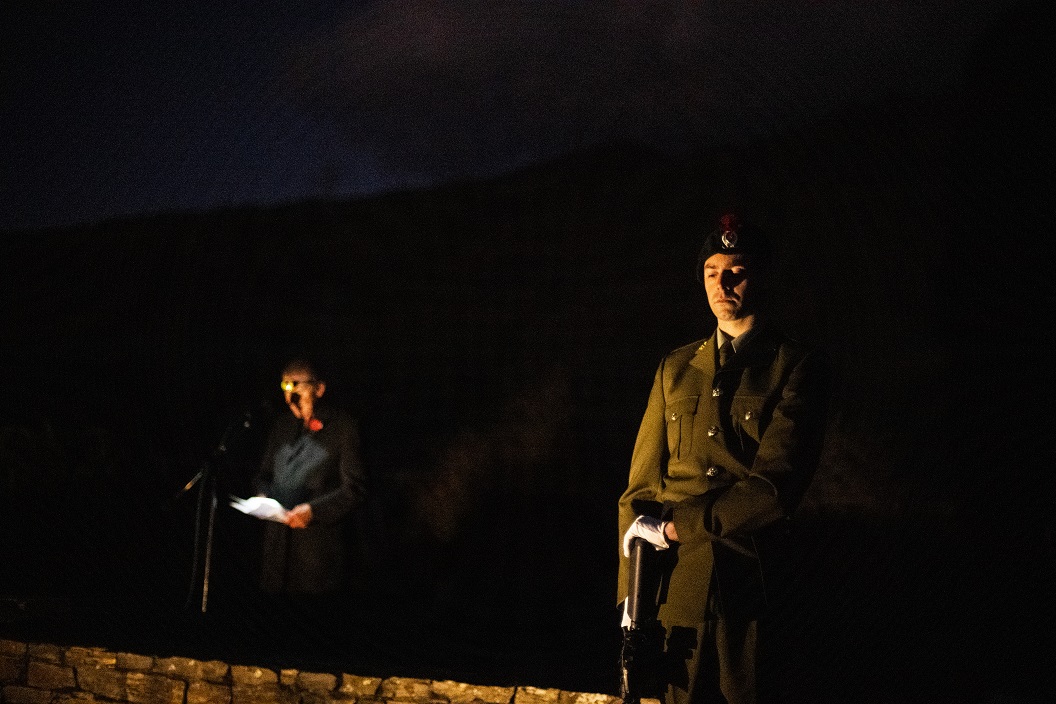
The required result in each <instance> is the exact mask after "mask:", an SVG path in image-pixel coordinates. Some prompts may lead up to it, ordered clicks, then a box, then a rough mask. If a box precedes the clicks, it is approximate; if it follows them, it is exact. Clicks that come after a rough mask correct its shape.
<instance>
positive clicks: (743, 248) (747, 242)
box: [697, 213, 770, 280]
mask: <svg viewBox="0 0 1056 704" xmlns="http://www.w3.org/2000/svg"><path fill="white" fill-rule="evenodd" d="M713 254H743V255H744V256H745V257H746V258H747V259H748V261H750V262H752V263H753V264H764V265H765V264H766V263H767V262H768V261H769V259H770V243H769V242H768V241H767V238H766V234H765V233H764V232H763V231H762V230H760V229H759V228H757V227H754V226H753V225H751V224H749V223H746V222H742V221H741V219H740V218H738V217H737V216H736V215H733V214H729V213H728V214H726V215H723V216H722V217H721V218H719V227H718V229H716V230H713V231H712V232H711V233H710V234H709V235H708V236H707V237H705V238H704V245H703V246H702V247H701V248H700V255H699V256H698V257H697V278H698V279H701V280H703V270H704V262H706V261H707V260H708V258H709V257H711V255H713Z"/></svg>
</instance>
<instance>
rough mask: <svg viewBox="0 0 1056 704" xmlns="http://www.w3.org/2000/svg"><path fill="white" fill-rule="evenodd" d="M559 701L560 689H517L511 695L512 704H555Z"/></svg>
mask: <svg viewBox="0 0 1056 704" xmlns="http://www.w3.org/2000/svg"><path fill="white" fill-rule="evenodd" d="M560 699H561V690H560V689H539V688H538V687H518V688H517V693H516V694H514V695H513V704H556V702H558V701H560Z"/></svg>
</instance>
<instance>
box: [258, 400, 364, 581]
mask: <svg viewBox="0 0 1056 704" xmlns="http://www.w3.org/2000/svg"><path fill="white" fill-rule="evenodd" d="M317 417H318V418H319V420H321V421H322V422H323V427H322V429H320V430H318V431H317V432H314V433H313V432H311V431H308V430H306V429H304V426H303V423H302V422H301V421H300V420H299V419H298V418H295V417H294V416H293V415H292V414H287V415H284V416H283V417H281V418H279V419H278V420H277V421H276V422H275V424H274V426H273V427H272V429H271V433H270V435H269V436H268V444H267V447H266V449H265V451H264V457H263V460H262V462H261V468H260V473H259V474H258V475H257V477H256V480H255V482H254V484H255V487H256V490H257V493H258V494H263V495H265V496H269V497H271V498H273V499H275V500H277V501H278V502H279V503H281V504H282V505H283V506H284V507H285V508H287V509H291V508H293V507H294V506H296V505H298V504H301V503H308V504H310V505H311V507H312V521H311V523H310V524H309V525H308V527H307V528H299V529H293V528H288V527H287V526H285V525H283V524H281V523H273V522H270V521H269V522H266V524H265V526H264V538H263V564H262V569H261V587H262V588H263V589H264V590H265V591H268V592H287V593H309V594H310V593H324V592H331V591H334V590H335V589H338V588H339V587H340V586H341V585H342V580H343V577H344V566H345V557H346V555H345V552H346V549H345V525H344V519H345V518H346V517H347V516H348V515H349V513H350V512H351V511H352V510H353V509H355V508H357V507H358V506H359V505H360V504H362V503H363V500H364V498H365V495H366V472H365V470H364V467H363V462H362V460H361V458H360V447H359V430H358V425H357V423H356V421H355V420H353V418H352V417H351V416H350V415H349V414H348V413H346V412H344V411H339V410H335V409H331V408H328V407H326V406H321V407H319V408H318V410H317Z"/></svg>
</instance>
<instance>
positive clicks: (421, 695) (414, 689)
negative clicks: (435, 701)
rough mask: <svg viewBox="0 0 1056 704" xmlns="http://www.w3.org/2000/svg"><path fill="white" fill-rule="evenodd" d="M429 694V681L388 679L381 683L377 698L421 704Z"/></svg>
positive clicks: (400, 678) (404, 678)
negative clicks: (418, 703) (419, 703)
mask: <svg viewBox="0 0 1056 704" xmlns="http://www.w3.org/2000/svg"><path fill="white" fill-rule="evenodd" d="M430 694H431V691H430V687H429V680H421V679H414V678H411V677H389V678H387V679H385V680H382V682H381V688H380V690H379V693H378V696H379V697H380V698H381V699H389V700H394V701H401V702H421V701H425V700H428V699H429V696H430Z"/></svg>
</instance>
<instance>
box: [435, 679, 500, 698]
mask: <svg viewBox="0 0 1056 704" xmlns="http://www.w3.org/2000/svg"><path fill="white" fill-rule="evenodd" d="M431 687H432V691H433V694H434V695H436V696H438V697H440V698H443V699H446V700H447V701H449V702H451V704H469V703H470V702H484V704H510V702H512V701H513V694H514V692H515V691H516V690H515V688H513V687H481V686H478V685H472V684H464V683H462V682H452V681H451V680H444V681H442V682H433V684H432V685H431Z"/></svg>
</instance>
